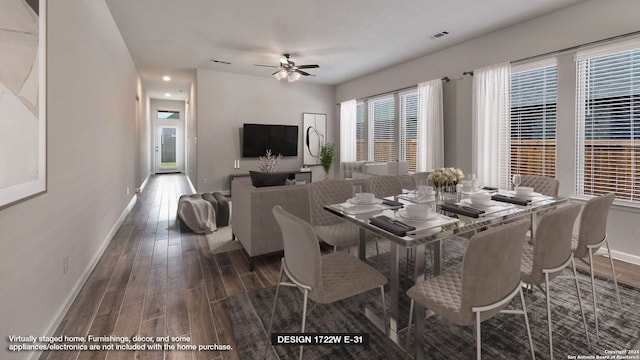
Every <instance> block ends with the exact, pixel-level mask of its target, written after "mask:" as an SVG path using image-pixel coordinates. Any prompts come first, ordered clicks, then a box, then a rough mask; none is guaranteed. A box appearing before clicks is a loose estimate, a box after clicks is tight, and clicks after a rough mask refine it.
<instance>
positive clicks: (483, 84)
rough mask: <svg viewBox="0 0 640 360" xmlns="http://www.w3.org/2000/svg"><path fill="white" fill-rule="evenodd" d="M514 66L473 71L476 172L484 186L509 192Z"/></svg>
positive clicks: (500, 65)
mask: <svg viewBox="0 0 640 360" xmlns="http://www.w3.org/2000/svg"><path fill="white" fill-rule="evenodd" d="M510 88H511V65H510V64H508V63H505V64H499V65H494V66H488V67H485V68H482V69H477V70H473V161H472V166H473V170H472V171H473V172H474V173H475V174H476V176H477V178H478V181H479V183H480V184H481V185H484V186H497V187H500V188H503V189H508V188H509V183H510V180H509V158H510V156H509V146H510V134H509V133H510V117H511V114H510V108H511V95H510V93H511V89H510Z"/></svg>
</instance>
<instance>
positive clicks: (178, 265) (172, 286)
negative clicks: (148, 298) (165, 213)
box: [166, 245, 190, 336]
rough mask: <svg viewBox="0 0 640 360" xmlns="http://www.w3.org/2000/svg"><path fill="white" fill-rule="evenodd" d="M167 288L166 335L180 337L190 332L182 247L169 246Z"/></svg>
mask: <svg viewBox="0 0 640 360" xmlns="http://www.w3.org/2000/svg"><path fill="white" fill-rule="evenodd" d="M168 266H169V268H168V287H167V315H166V319H167V326H166V327H167V334H168V335H170V336H182V335H186V334H188V333H189V332H190V329H189V311H188V308H187V286H186V283H185V273H184V267H183V262H182V246H181V245H172V246H169V264H168Z"/></svg>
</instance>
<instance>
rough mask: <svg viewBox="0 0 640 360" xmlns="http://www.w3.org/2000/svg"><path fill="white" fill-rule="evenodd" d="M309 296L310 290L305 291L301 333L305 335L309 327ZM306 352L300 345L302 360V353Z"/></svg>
mask: <svg viewBox="0 0 640 360" xmlns="http://www.w3.org/2000/svg"><path fill="white" fill-rule="evenodd" d="M308 296H309V290H307V289H304V304H303V305H302V328H301V329H300V333H302V334H304V329H305V326H306V325H307V298H308ZM303 350H304V345H300V357H299V358H300V360H302V352H303Z"/></svg>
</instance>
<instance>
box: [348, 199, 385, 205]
mask: <svg viewBox="0 0 640 360" xmlns="http://www.w3.org/2000/svg"><path fill="white" fill-rule="evenodd" d="M347 202H348V203H349V204H353V205H377V204H382V199H378V198H375V199H373V202H366V203H365V202H362V201H361V202H360V203H358V200H357V199H356V198H351V199H349V200H347Z"/></svg>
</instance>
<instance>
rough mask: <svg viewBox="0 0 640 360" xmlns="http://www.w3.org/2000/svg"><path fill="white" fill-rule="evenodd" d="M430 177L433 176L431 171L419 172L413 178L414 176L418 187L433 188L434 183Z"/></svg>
mask: <svg viewBox="0 0 640 360" xmlns="http://www.w3.org/2000/svg"><path fill="white" fill-rule="evenodd" d="M429 175H431V171H424V172H417V173H415V174H413V175H411V176H413V182H414V183H415V184H416V186H418V184H421V185H430V186H433V183H432V182H431V181H429Z"/></svg>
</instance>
